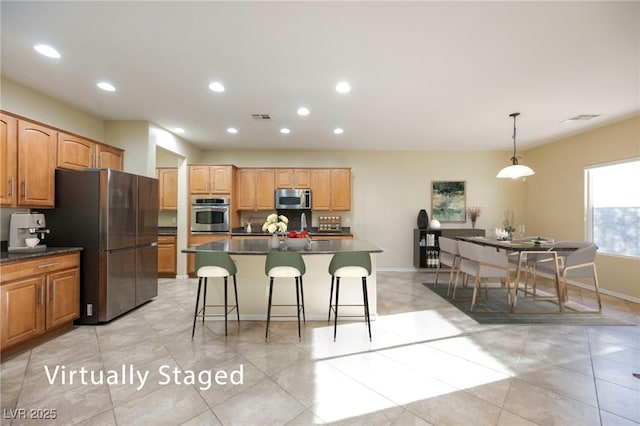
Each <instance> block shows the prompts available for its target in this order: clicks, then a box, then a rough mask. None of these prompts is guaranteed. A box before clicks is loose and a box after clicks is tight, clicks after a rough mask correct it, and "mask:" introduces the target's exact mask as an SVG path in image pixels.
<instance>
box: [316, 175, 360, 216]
mask: <svg viewBox="0 0 640 426" xmlns="http://www.w3.org/2000/svg"><path fill="white" fill-rule="evenodd" d="M311 192H312V208H313V209H314V210H351V169H347V168H340V169H311Z"/></svg>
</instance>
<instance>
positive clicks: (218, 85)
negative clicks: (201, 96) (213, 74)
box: [209, 81, 224, 93]
mask: <svg viewBox="0 0 640 426" xmlns="http://www.w3.org/2000/svg"><path fill="white" fill-rule="evenodd" d="M209 89H211V90H213V91H214V92H218V93H220V92H224V86H223V85H222V83H220V82H219V81H214V82H212V83H211V84H209Z"/></svg>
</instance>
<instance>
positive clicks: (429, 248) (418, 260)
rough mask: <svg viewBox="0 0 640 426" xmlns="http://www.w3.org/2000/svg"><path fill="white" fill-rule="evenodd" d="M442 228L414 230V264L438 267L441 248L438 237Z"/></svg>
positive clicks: (417, 266) (424, 266)
mask: <svg viewBox="0 0 640 426" xmlns="http://www.w3.org/2000/svg"><path fill="white" fill-rule="evenodd" d="M441 234H442V231H441V230H428V229H414V230H413V266H415V267H416V268H437V267H438V263H439V261H438V257H439V255H440V248H439V245H438V238H439V237H440V235H441Z"/></svg>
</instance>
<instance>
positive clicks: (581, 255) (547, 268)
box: [533, 241, 602, 312]
mask: <svg viewBox="0 0 640 426" xmlns="http://www.w3.org/2000/svg"><path fill="white" fill-rule="evenodd" d="M565 244H566V245H567V246H572V247H579V248H578V249H577V250H571V251H566V256H565V257H564V261H563V262H561V263H560V264H559V266H558V267H559V271H558V272H559V273H560V276H561V280H562V286H563V288H564V289H566V288H567V280H568V278H591V279H593V286H594V289H595V292H596V299H597V301H598V310H597V312H602V300H601V298H600V287H599V285H598V272H597V270H596V263H595V260H596V254H597V252H598V246H596V245H595V244H594V243H592V242H569V241H567V242H565ZM556 247H557V246H556ZM559 251H560V252H562V248H561V247H560V249H559ZM538 272H545V273H547V274H555V266H554V265H553V262H548V261H545V260H540V261H538V262H536V264H535V272H534V276H533V288H534V294H535V288H536V279H537V273H538ZM565 291H566V290H565Z"/></svg>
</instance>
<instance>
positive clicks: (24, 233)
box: [8, 213, 50, 252]
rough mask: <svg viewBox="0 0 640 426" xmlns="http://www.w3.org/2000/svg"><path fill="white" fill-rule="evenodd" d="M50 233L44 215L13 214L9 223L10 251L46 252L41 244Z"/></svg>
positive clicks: (44, 246)
mask: <svg viewBox="0 0 640 426" xmlns="http://www.w3.org/2000/svg"><path fill="white" fill-rule="evenodd" d="M49 232H50V230H49V228H47V224H46V222H45V220H44V214H42V213H11V219H10V222H9V246H8V250H9V251H13V252H16V251H28V252H34V251H45V250H46V249H47V246H46V245H44V244H39V242H40V241H42V240H43V239H44V237H45V235H46V234H48V233H49Z"/></svg>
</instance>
